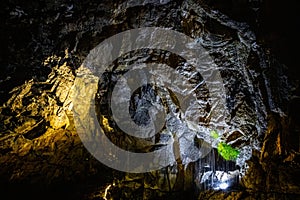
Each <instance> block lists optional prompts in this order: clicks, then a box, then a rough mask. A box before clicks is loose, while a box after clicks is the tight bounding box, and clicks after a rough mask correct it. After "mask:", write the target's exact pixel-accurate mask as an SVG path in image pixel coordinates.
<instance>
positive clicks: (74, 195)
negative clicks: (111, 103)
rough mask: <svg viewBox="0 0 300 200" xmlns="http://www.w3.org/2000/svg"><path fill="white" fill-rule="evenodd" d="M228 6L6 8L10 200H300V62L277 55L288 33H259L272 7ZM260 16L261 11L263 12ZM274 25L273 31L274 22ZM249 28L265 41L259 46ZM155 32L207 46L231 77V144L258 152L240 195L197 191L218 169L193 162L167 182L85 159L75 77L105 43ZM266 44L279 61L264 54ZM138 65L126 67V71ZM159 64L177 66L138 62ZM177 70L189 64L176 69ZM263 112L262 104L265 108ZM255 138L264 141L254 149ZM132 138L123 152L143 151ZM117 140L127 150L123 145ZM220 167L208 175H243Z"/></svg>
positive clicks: (4, 166) (1, 114) (170, 171)
mask: <svg viewBox="0 0 300 200" xmlns="http://www.w3.org/2000/svg"><path fill="white" fill-rule="evenodd" d="M225 2H226V3H224V2H223V1H222V2H221V1H209V2H208V5H205V3H204V2H203V1H155V0H154V1H118V2H115V3H114V2H112V1H101V2H99V1H86V2H79V1H68V2H66V1H46V2H38V1H33V2H30V3H29V2H26V1H18V0H13V1H6V2H4V3H3V6H2V8H3V10H1V13H0V14H1V23H3V25H4V29H3V30H2V29H1V30H0V31H1V35H3V37H1V44H4V45H3V47H4V49H2V48H1V57H0V58H1V60H0V62H1V74H0V87H1V88H0V95H1V99H0V102H1V103H4V104H3V105H2V106H1V107H0V186H1V188H3V191H5V192H6V193H7V194H9V195H10V196H11V198H14V197H18V196H22V197H24V196H28V197H31V198H37V199H41V198H44V199H45V198H46V199H47V198H49V199H51V198H52V199H53V198H62V197H65V198H67V196H69V197H68V199H109V198H113V199H188V198H189V199H197V198H198V199H297V198H299V195H300V186H299V180H298V177H299V176H300V164H299V163H300V154H299V131H300V129H299V124H300V123H299V117H298V116H299V109H298V104H299V84H298V83H299V82H298V83H297V77H295V74H294V73H293V70H294V68H293V66H294V63H292V62H291V61H290V60H293V59H294V58H293V59H288V58H290V57H289V56H290V55H287V53H283V54H281V53H282V50H278V49H280V48H277V49H276V44H275V43H276V41H277V40H279V38H281V36H284V37H286V36H285V34H287V32H285V30H280V32H279V35H278V32H275V31H274V27H275V26H274V25H273V27H272V25H270V26H269V29H268V34H267V35H263V33H262V32H260V28H261V27H262V25H260V24H257V23H256V20H258V21H259V20H261V18H260V17H261V15H267V16H268V15H269V13H270V12H273V11H272V10H271V11H270V12H265V13H260V11H261V10H264V9H267V8H269V7H265V4H266V5H267V4H271V3H270V2H269V1H263V2H262V3H259V2H258V1H257V3H255V2H256V1H251V2H250V1H243V0H241V1H236V2H233V1H230V2H229V1H225ZM276 4H277V3H276ZM271 7H272V6H271ZM211 8H214V9H217V10H221V11H222V12H224V13H226V14H227V15H228V16H229V17H230V18H227V17H226V16H224V15H223V14H222V12H215V11H214V10H212V9H211ZM257 8H261V9H259V10H258V12H257ZM291 15H292V14H290V15H288V16H291ZM251 16H252V17H253V18H251ZM232 18H234V19H235V20H237V21H240V22H242V23H238V22H236V21H235V20H232ZM269 18H270V17H269ZM269 18H266V19H267V21H263V23H264V24H267V23H268V20H269V22H270V19H269ZM277 18H278V17H277ZM277 18H276V19H277ZM283 19H289V18H287V17H283ZM281 20H282V18H280V21H281ZM243 21H247V22H248V23H249V24H250V25H251V28H253V29H255V30H256V33H258V34H257V35H258V39H256V38H255V37H253V36H254V35H253V33H254V32H252V31H251V28H250V27H249V26H248V25H247V24H245V23H243ZM283 22H285V21H284V20H283ZM281 23H282V21H281ZM284 24H285V25H284V27H286V26H287V25H286V23H284ZM144 26H160V27H166V28H172V29H173V30H178V31H180V32H183V33H185V34H187V35H189V36H190V37H193V38H195V39H198V41H199V42H200V43H201V44H202V45H203V46H204V47H206V48H207V50H208V51H209V52H210V54H211V55H212V56H213V57H214V61H215V62H216V64H218V65H219V66H222V69H223V74H222V75H223V76H224V79H225V80H226V81H227V84H228V85H227V87H228V88H227V89H228V94H229V95H228V107H229V108H230V112H231V116H230V117H231V118H230V120H229V121H230V122H231V123H232V124H233V125H236V126H238V127H239V128H240V130H239V131H233V132H229V133H227V134H225V135H224V137H225V140H226V142H231V144H232V145H233V146H235V147H237V148H241V149H242V148H243V146H245V145H249V141H250V142H253V141H258V144H257V147H258V148H257V149H256V150H255V151H254V152H253V154H252V155H253V156H252V158H251V159H250V160H248V161H247V163H248V165H246V166H244V167H245V169H240V170H241V171H244V172H245V174H246V175H245V177H242V178H241V180H239V181H240V182H239V183H240V184H239V185H238V186H236V188H232V189H229V190H228V191H220V190H206V191H203V190H202V189H203V187H202V186H199V183H198V182H195V180H196V181H198V179H197V178H199V177H197V174H196V173H200V172H199V171H200V170H202V168H204V165H205V163H209V162H208V161H207V160H209V159H207V160H202V162H198V161H197V162H195V163H194V162H192V163H190V164H189V165H188V166H187V168H186V169H185V167H186V166H184V164H182V161H181V160H178V164H177V165H175V166H170V167H168V168H165V169H163V170H161V171H155V172H153V173H145V174H126V173H120V172H117V171H114V170H111V169H108V168H107V167H105V166H103V165H102V164H101V163H99V162H98V161H96V160H95V159H94V158H93V157H92V156H91V155H90V154H89V153H88V152H87V150H86V149H85V148H84V147H83V145H82V143H81V141H80V138H79V137H78V135H77V133H76V130H75V127H74V121H73V113H72V101H71V99H72V96H71V95H72V92H71V90H72V87H73V84H74V79H75V76H76V69H77V68H78V67H79V66H80V65H81V63H82V61H83V60H84V59H85V57H86V56H87V54H88V53H89V51H90V50H91V49H92V48H94V47H95V46H96V45H97V44H98V43H99V42H101V41H102V40H103V39H105V38H108V37H109V36H112V35H114V34H116V33H118V32H121V31H123V30H128V29H131V28H137V27H144ZM276 28H277V24H276ZM2 33H3V34H2ZM270 35H271V36H272V35H273V36H274V37H271V36H270ZM274 38H275V39H274ZM268 40H270V41H271V42H269V43H268ZM290 40H292V38H289V39H288V41H290ZM282 41H283V43H284V40H281V42H282ZM257 44H258V45H261V44H263V45H265V46H267V47H268V46H271V47H274V46H275V49H260V48H258V49H257V48H256V47H257V46H255V45H257ZM282 45H283V44H279V46H280V47H281V46H282ZM283 46H284V45H283ZM6 47H7V48H6ZM258 47H259V46H258ZM269 51H273V52H275V53H276V55H277V56H278V55H280V56H279V57H280V60H281V61H283V62H284V64H289V65H288V67H289V68H288V70H286V69H285V67H284V66H283V65H282V64H280V63H279V62H278V61H277V60H276V59H275V58H274V57H273V56H272V54H271V53H270V52H269ZM2 53H3V54H2ZM154 54H155V53H154ZM158 54H159V53H158ZM140 55H142V53H141V54H140ZM130 56H131V55H128V60H126V59H124V60H123V61H122V60H118V61H116V63H117V64H126V62H127V61H128V62H130V59H131V57H130ZM143 59H144V60H143ZM155 59H156V60H163V59H165V60H166V61H165V62H166V63H168V64H170V65H171V64H172V61H174V59H172V56H170V57H168V56H167V54H165V53H160V55H158V56H157V55H156V56H155V55H154V56H153V57H151V56H150V58H149V57H147V58H140V57H139V56H136V57H135V58H134V59H133V60H134V61H145V60H146V61H147V60H148V61H153V60H155ZM175 60H176V59H175ZM286 60H288V62H286ZM177 61H178V62H177ZM122 62H123V63H122ZM128 62H127V63H128ZM178 63H179V64H180V59H177V60H176V62H175V65H177V64H178ZM119 70H120V71H121V70H122V67H120V68H119ZM245 74H246V75H247V76H246V75H245ZM291 74H292V75H291ZM287 75H290V76H287ZM230 77H233V78H232V79H231V78H230ZM289 78H291V79H289ZM295 79H296V81H295ZM251 87H253V88H252V89H253V90H251ZM240 88H242V89H240ZM249 91H250V93H249ZM260 95H261V96H260ZM104 101H106V100H104ZM255 102H256V103H257V102H258V104H257V105H256V107H255V106H253V103H255ZM264 106H265V107H264ZM82 109H85V108H82ZM255 109H256V110H255ZM258 111H259V112H258ZM257 112H258V113H259V114H257ZM101 120H102V123H103V124H107V126H106V129H107V132H112V131H113V128H114V127H111V126H110V125H109V121H110V119H109V118H102V119H101ZM244 122H247V123H246V124H247V125H245V124H243V123H244ZM251 123H253V124H256V126H255V125H253V126H252V125H249V124H251ZM250 136H254V137H255V140H254V138H253V140H250V138H251V137H250ZM124 138H125V139H124V140H123V141H122V143H123V145H126V144H128V143H131V144H135V142H137V141H135V140H132V139H131V138H130V137H124ZM112 140H117V141H119V142H120V139H119V138H114V137H113V136H112ZM197 142H199V141H195V142H194V141H193V144H196V143H197ZM189 144H191V143H189ZM255 144H256V143H255ZM253 145H254V142H253ZM121 146H122V144H121ZM255 146H256V145H255ZM259 147H261V148H259ZM246 153H247V151H245V154H246ZM213 159H215V160H213V161H211V160H210V162H211V163H210V164H211V165H212V166H216V167H215V168H214V167H212V169H209V170H222V168H223V165H225V164H226V166H229V167H228V170H234V169H235V168H234V167H232V165H233V163H226V162H225V163H224V160H222V159H221V158H220V157H218V156H215V155H214V157H213ZM225 168H226V167H225ZM231 168H233V169H231ZM198 169H199V171H197V170H198ZM16 191H20V192H19V193H16Z"/></svg>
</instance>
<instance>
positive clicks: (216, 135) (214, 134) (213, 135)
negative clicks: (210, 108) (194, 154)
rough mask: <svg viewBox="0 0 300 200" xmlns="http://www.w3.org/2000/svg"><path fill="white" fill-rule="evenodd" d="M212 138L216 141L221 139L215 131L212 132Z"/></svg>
mask: <svg viewBox="0 0 300 200" xmlns="http://www.w3.org/2000/svg"><path fill="white" fill-rule="evenodd" d="M210 136H211V137H212V138H214V139H218V138H219V134H218V132H217V131H215V130H212V131H210Z"/></svg>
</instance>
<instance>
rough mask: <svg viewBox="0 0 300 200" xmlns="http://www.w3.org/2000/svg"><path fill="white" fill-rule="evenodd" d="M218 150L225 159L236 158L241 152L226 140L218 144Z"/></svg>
mask: <svg viewBox="0 0 300 200" xmlns="http://www.w3.org/2000/svg"><path fill="white" fill-rule="evenodd" d="M217 149H218V152H219V154H220V155H221V156H222V157H223V158H224V159H225V160H236V159H237V157H238V155H239V154H240V152H239V150H237V149H235V148H233V147H231V146H230V145H228V144H226V143H225V142H220V143H219V144H218V148H217Z"/></svg>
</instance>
